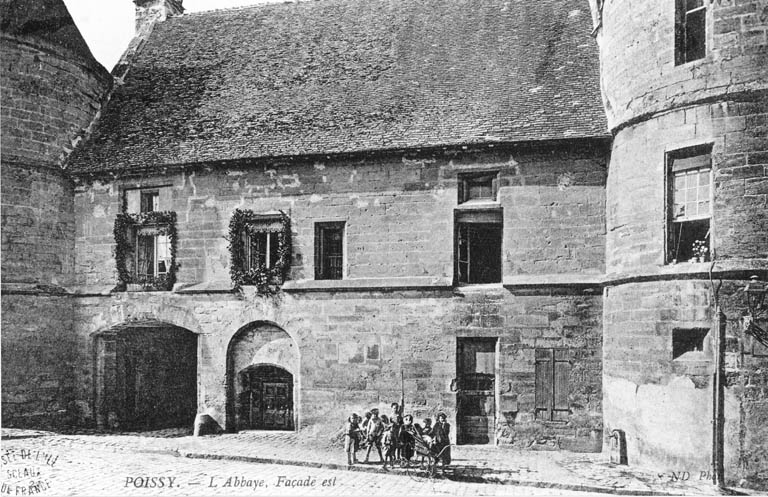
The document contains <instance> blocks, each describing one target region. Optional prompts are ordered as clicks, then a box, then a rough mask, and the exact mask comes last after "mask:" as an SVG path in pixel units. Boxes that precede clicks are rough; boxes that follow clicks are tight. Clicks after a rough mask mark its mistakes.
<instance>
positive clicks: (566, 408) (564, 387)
mask: <svg viewBox="0 0 768 497" xmlns="http://www.w3.org/2000/svg"><path fill="white" fill-rule="evenodd" d="M535 357H536V419H540V420H543V421H567V420H568V415H569V414H570V402H569V401H568V396H569V394H570V377H571V362H570V352H569V351H568V350H562V349H536V356H535Z"/></svg>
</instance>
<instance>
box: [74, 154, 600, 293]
mask: <svg viewBox="0 0 768 497" xmlns="http://www.w3.org/2000/svg"><path fill="white" fill-rule="evenodd" d="M605 164H606V157H605V149H604V148H602V146H601V145H600V144H596V145H595V146H590V145H589V144H588V143H587V144H584V143H582V144H581V145H580V146H572V147H570V148H568V147H566V146H562V147H557V146H546V147H519V148H517V149H515V148H512V149H507V150H503V151H502V150H498V151H490V152H475V153H471V152H462V153H459V152H443V153H427V154H418V155H411V154H408V155H398V156H388V157H373V158H361V159H355V160H345V159H327V160H324V161H318V162H306V161H299V160H296V161H290V162H284V163H276V164H250V165H249V164H247V163H241V164H231V165H228V166H227V165H219V166H216V167H215V168H214V167H209V168H198V169H196V170H190V171H186V172H181V173H179V174H175V175H174V174H169V175H167V176H157V177H148V178H144V179H142V180H141V181H137V180H133V179H128V178H126V179H124V180H118V181H115V182H113V183H102V182H100V181H98V180H96V181H89V182H87V183H86V182H83V183H82V184H81V185H80V186H78V187H77V188H76V201H75V217H76V218H77V219H78V225H77V234H76V236H77V261H76V264H77V270H76V273H77V278H78V284H79V285H84V286H109V285H114V283H115V282H116V279H115V271H114V259H113V247H114V238H113V235H112V229H113V226H114V218H115V215H116V214H117V213H118V212H119V211H120V209H121V206H122V195H123V191H124V190H125V189H127V188H137V187H151V186H165V187H167V189H168V190H169V193H168V194H166V195H165V196H163V194H161V204H162V205H161V209H162V210H173V211H176V212H177V215H178V232H179V247H178V255H177V261H178V262H179V264H180V268H179V272H178V277H177V280H178V281H179V282H180V283H183V284H194V283H200V282H210V281H219V282H224V283H226V282H227V281H228V280H229V268H228V265H229V253H228V249H227V246H228V244H227V240H226V239H225V237H226V236H227V232H228V231H227V230H228V225H229V221H230V218H231V215H232V212H233V211H234V209H236V208H247V209H252V210H253V211H254V212H257V213H258V212H269V211H274V210H283V211H284V212H286V213H288V214H289V215H290V217H291V223H292V230H293V233H294V237H293V267H292V272H291V278H292V279H295V280H299V279H312V278H314V249H313V247H314V223H315V222H319V221H334V220H337V221H345V222H346V228H345V229H346V257H347V261H346V276H345V278H381V277H420V276H421V277H424V276H426V277H433V278H448V279H450V278H452V275H453V240H454V226H453V210H454V208H455V207H456V206H457V191H456V177H457V174H459V173H461V172H472V171H477V170H493V171H499V173H500V177H501V179H500V182H501V187H500V192H499V199H500V200H499V204H500V206H501V207H503V208H504V241H503V250H504V254H503V259H504V267H503V271H504V276H505V277H507V276H516V275H540V274H561V273H570V274H573V273H584V272H587V273H592V274H599V273H601V272H602V270H603V246H604V236H605V234H604V227H603V226H604V213H603V212H604V210H603V206H604V187H603V185H604V181H605V174H606V171H605Z"/></svg>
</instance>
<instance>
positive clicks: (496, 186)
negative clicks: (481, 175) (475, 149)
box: [491, 174, 499, 200]
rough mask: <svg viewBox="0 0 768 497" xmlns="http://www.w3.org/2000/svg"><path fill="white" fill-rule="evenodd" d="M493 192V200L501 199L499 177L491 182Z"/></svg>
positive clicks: (495, 177)
mask: <svg viewBox="0 0 768 497" xmlns="http://www.w3.org/2000/svg"><path fill="white" fill-rule="evenodd" d="M491 190H492V191H493V194H492V195H493V200H498V199H499V175H498V174H497V175H496V176H494V177H493V179H492V180H491Z"/></svg>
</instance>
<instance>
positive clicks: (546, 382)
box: [536, 349, 553, 417]
mask: <svg viewBox="0 0 768 497" xmlns="http://www.w3.org/2000/svg"><path fill="white" fill-rule="evenodd" d="M552 359H553V357H552V349H536V410H537V411H539V410H546V411H547V412H550V411H551V409H552V387H553V377H552V376H553V374H552V373H553V368H552ZM547 417H548V416H547Z"/></svg>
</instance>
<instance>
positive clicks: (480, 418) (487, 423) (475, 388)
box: [456, 338, 497, 444]
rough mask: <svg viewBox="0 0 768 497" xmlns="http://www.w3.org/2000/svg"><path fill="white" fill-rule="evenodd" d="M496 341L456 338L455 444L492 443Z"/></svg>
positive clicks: (494, 421) (494, 414)
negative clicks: (456, 427) (456, 442)
mask: <svg viewBox="0 0 768 497" xmlns="http://www.w3.org/2000/svg"><path fill="white" fill-rule="evenodd" d="M496 340H497V339H496V338H459V339H458V342H457V380H458V392H457V399H456V400H457V406H456V407H457V413H456V417H457V420H456V421H457V424H458V429H457V437H458V443H461V444H489V443H493V441H494V432H495V427H496V405H495V383H496V381H495V378H496V375H495V365H496Z"/></svg>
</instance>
